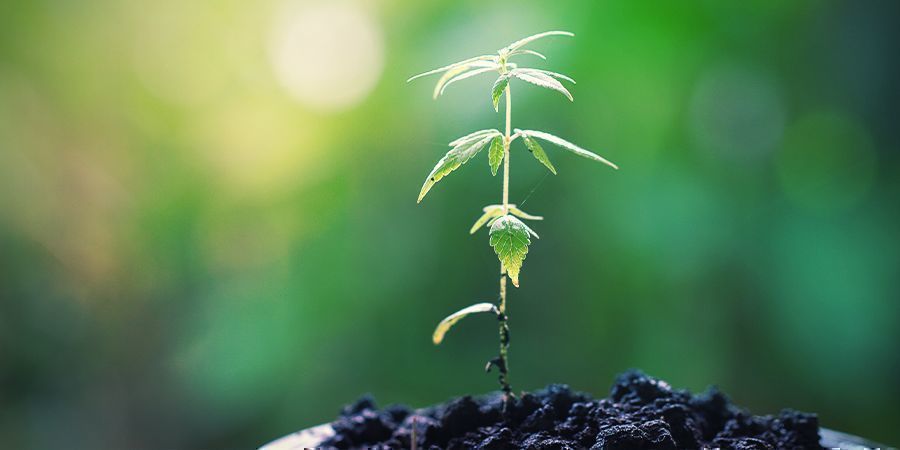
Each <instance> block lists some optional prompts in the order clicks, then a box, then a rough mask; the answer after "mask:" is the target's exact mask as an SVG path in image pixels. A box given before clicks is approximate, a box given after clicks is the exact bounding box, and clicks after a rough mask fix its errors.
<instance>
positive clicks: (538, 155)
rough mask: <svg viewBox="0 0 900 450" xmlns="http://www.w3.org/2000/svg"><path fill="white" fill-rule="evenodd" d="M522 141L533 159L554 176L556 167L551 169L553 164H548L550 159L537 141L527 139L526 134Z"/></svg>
mask: <svg viewBox="0 0 900 450" xmlns="http://www.w3.org/2000/svg"><path fill="white" fill-rule="evenodd" d="M522 139H524V140H525V146H526V147H528V151H529V152H531V154H532V155H534V158H535V159H537V160H538V161H540V163H541V164H543V165H544V166H545V167H547V168H548V169H550V172H551V173H553V175H556V167H553V163H551V162H550V157H548V156H547V153H546V152H545V151H544V148H543V147H541V144H538V142H537V141H535V140H534V139H532V138H530V137H528V135H527V134H526V135H522Z"/></svg>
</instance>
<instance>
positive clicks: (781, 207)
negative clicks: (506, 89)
mask: <svg viewBox="0 0 900 450" xmlns="http://www.w3.org/2000/svg"><path fill="white" fill-rule="evenodd" d="M898 5H900V3H898V2H895V1H891V0H883V1H812V0H797V1H783V2H782V1H744V2H724V1H715V0H697V1H683V2H675V1H672V2H665V1H632V0H580V1H571V2H546V1H536V0H534V1H531V0H529V1H495V2H485V1H474V0H463V1H456V2H437V1H413V0H393V1H390V0H385V1H374V0H370V1H358V2H357V1H349V0H348V1H344V2H331V1H326V0H322V1H319V2H306V1H302V0H264V1H261V2H239V1H234V0H222V1H192V2H185V1H176V0H160V1H152V2H151V1H136V2H115V1H111V0H85V1H80V2H66V1H48V0H35V1H15V0H14V1H11V2H2V3H0V447H2V448H10V449H30V448H35V449H44V448H66V449H126V448H127V449H175V448H178V449H214V448H223V449H224V448H234V449H238V448H254V447H255V446H258V445H260V444H262V443H264V442H266V441H268V440H271V439H273V438H276V437H278V436H280V435H283V434H287V433H289V432H291V431H294V430H297V429H300V428H304V427H306V426H311V425H314V424H318V423H322V422H325V421H328V420H331V419H332V418H333V417H334V416H335V415H336V414H337V412H338V410H339V408H340V407H341V406H342V405H343V404H344V403H346V402H349V401H351V400H353V399H355V398H356V397H357V396H359V395H360V394H363V393H366V392H371V393H373V394H374V395H375V397H376V398H377V400H378V401H379V402H380V403H381V404H387V403H393V402H403V403H409V404H412V405H416V406H424V405H427V404H430V403H435V402H439V401H443V400H445V399H447V398H449V397H451V396H455V395H460V394H466V393H484V392H487V391H489V390H493V389H495V388H496V379H495V376H494V375H485V374H484V373H483V372H482V370H481V368H482V367H483V366H484V363H485V361H487V360H488V359H490V358H491V357H492V356H494V355H495V354H496V351H497V349H496V346H497V336H496V333H497V330H496V322H495V321H493V320H492V319H490V318H488V317H487V316H485V317H474V318H471V319H467V320H466V321H464V322H463V323H460V324H459V325H457V327H455V328H454V329H453V330H452V331H451V332H450V333H449V335H448V336H447V339H446V340H445V342H444V343H443V344H442V345H441V346H440V347H434V346H433V345H432V344H431V340H430V335H431V332H432V330H433V327H434V325H435V324H436V323H437V322H438V321H439V320H440V319H441V318H443V317H444V316H445V315H446V314H448V313H450V312H453V311H455V310H457V309H459V308H461V307H463V306H466V305H469V304H472V303H475V302H478V301H493V300H494V299H495V298H496V295H497V291H496V290H497V275H498V274H497V261H496V257H495V256H494V254H493V252H492V250H491V248H490V247H489V246H488V242H487V240H488V238H487V234H486V233H484V232H481V233H479V234H477V235H475V236H469V234H468V233H467V230H468V228H469V226H470V225H471V224H472V222H473V221H474V220H475V219H476V218H477V217H478V216H479V215H480V212H481V208H482V207H483V206H484V205H487V204H491V203H497V202H498V201H499V200H500V189H501V180H500V177H499V176H498V177H492V176H491V174H490V172H489V168H488V163H487V157H486V155H479V157H478V158H477V159H475V160H473V161H472V162H470V163H469V164H467V165H466V166H464V167H462V168H461V169H460V170H458V171H457V172H455V173H453V174H451V175H450V176H449V177H447V179H446V180H444V181H442V182H441V183H439V184H438V185H437V186H435V188H434V189H433V190H432V192H431V193H430V195H429V196H428V198H426V199H425V201H424V202H423V203H422V204H421V205H416V202H415V200H416V194H417V193H418V190H419V187H420V186H421V184H422V181H423V179H424V176H425V175H426V174H427V173H428V171H429V170H430V169H431V167H432V166H433V165H434V163H435V161H437V160H438V158H440V156H441V155H443V153H444V152H445V151H446V149H447V147H446V142H449V141H450V140H452V139H454V138H456V137H458V136H461V135H463V134H466V133H468V132H470V131H473V130H476V129H481V128H488V127H492V126H497V127H499V126H501V125H502V122H501V121H502V114H497V113H495V112H494V111H493V108H492V106H491V101H490V87H491V83H492V82H493V78H490V77H477V78H473V79H470V80H466V81H465V82H460V83H458V84H455V85H453V86H452V87H450V88H448V89H447V92H446V93H445V95H444V96H443V97H441V98H440V99H438V100H437V101H433V100H431V98H430V97H431V80H417V81H416V82H413V83H410V84H409V85H407V84H405V83H404V80H405V79H406V78H407V77H408V76H409V75H412V74H414V73H418V72H421V71H423V70H426V69H429V68H432V67H436V66H439V65H441V64H445V63H448V62H451V61H455V60H458V59H462V58H465V57H468V56H470V55H474V54H483V53H492V52H494V51H496V49H498V48H500V47H501V46H503V45H506V44H508V43H509V42H511V41H513V40H515V39H518V38H520V37H523V36H526V35H528V34H532V33H536V32H540V31H545V30H550V29H564V30H570V31H573V32H575V34H576V37H575V38H574V39H571V38H550V39H546V40H542V41H540V42H538V43H536V44H535V45H534V48H535V49H537V50H540V51H546V53H547V54H548V55H550V59H549V60H548V61H546V62H543V61H539V60H534V65H535V66H536V67H540V68H547V69H549V70H554V71H558V72H563V73H565V74H567V75H570V76H572V77H573V78H575V79H576V80H577V81H578V84H577V85H575V86H573V87H572V93H573V94H574V96H575V102H574V103H569V102H568V101H567V100H566V99H564V98H563V97H562V96H560V95H559V94H556V93H553V92H550V91H546V90H541V89H537V88H529V87H528V86H525V85H523V84H522V83H518V84H517V83H516V82H513V92H514V102H515V105H514V115H513V126H514V127H521V128H530V129H539V130H546V131H548V132H551V133H554V134H557V135H559V136H562V137H565V138H566V139H569V140H571V141H572V142H575V143H576V144H579V145H582V146H584V147H585V148H588V149H591V150H594V151H596V152H598V153H599V154H601V155H603V156H605V157H608V158H609V159H611V160H612V161H614V162H616V163H617V164H619V166H620V167H621V170H619V171H612V170H609V168H607V167H605V166H603V165H601V164H597V163H593V162H590V161H586V160H583V159H580V158H577V157H576V156H573V155H571V154H568V153H566V152H562V151H558V150H556V149H553V148H548V149H547V151H548V152H549V154H550V157H551V158H552V159H553V162H554V164H555V166H556V167H557V169H558V170H559V175H558V176H553V175H547V171H546V169H544V168H543V167H541V166H540V165H539V164H538V163H537V162H536V161H534V160H533V158H531V157H530V156H527V154H526V153H525V152H524V151H523V150H524V147H522V146H521V143H520V142H519V143H516V145H517V147H515V148H513V154H512V158H511V175H512V184H511V201H512V202H514V203H518V204H519V205H523V204H524V206H523V209H525V210H526V211H528V212H530V213H533V214H540V215H543V216H545V217H546V220H544V221H543V222H536V223H534V224H533V228H534V229H535V231H537V232H538V233H539V234H540V235H541V239H540V240H536V241H535V242H534V245H532V247H531V251H530V252H529V255H528V259H527V260H526V262H525V265H524V267H523V269H522V275H521V277H522V278H521V280H522V281H521V285H522V287H521V288H519V289H512V291H511V292H510V299H509V313H510V318H511V322H510V326H511V331H512V333H511V334H512V342H511V349H510V351H511V353H510V358H511V371H512V372H511V382H512V384H513V386H514V388H516V389H518V390H529V389H535V388H538V387H541V386H543V385H545V384H547V383H551V382H564V383H568V384H570V385H571V386H573V387H574V388H576V389H580V390H585V391H589V392H591V393H594V394H597V395H604V394H605V393H606V391H607V389H608V387H609V385H610V383H611V381H612V378H613V377H614V375H615V374H617V373H619V372H621V371H622V370H624V369H627V368H629V367H639V368H642V369H644V370H645V371H647V372H649V373H651V374H653V375H656V376H659V377H662V378H664V379H666V380H668V381H669V382H670V383H671V384H672V385H674V386H676V387H686V388H690V389H693V390H700V389H703V388H704V387H706V386H707V385H709V384H717V385H719V386H720V387H721V388H722V389H723V390H724V391H725V392H727V393H729V394H730V395H731V396H732V398H733V399H734V400H735V401H736V402H738V403H740V404H743V405H745V406H747V407H748V408H749V409H750V410H751V411H753V412H755V413H775V412H777V411H778V410H780V409H781V408H782V407H792V408H797V409H801V410H806V411H812V412H816V413H818V414H819V416H820V420H821V423H822V424H823V425H824V426H827V427H830V428H834V429H839V430H843V431H846V432H849V433H854V434H859V435H863V436H866V437H869V438H871V439H875V440H881V441H883V442H886V443H889V444H890V443H893V444H895V445H896V444H898V443H900V428H898V427H897V424H898V423H900V406H898V399H900V384H898V383H897V380H898V379H900V331H898V330H900V327H898V318H900V314H898V312H900V311H898V309H900V307H898V301H897V300H898V298H900V281H898V280H900V277H898V275H900V270H898V269H900V257H898V255H900V251H898V250H900V236H898V229H900V228H898V224H900V209H898V208H897V205H898V200H897V199H898V195H900V185H898V180H900V173H898V170H900V160H898V153H897V149H898V147H900V145H898V144H900V131H898V128H897V117H898V103H900V96H898V92H900V86H898V80H900V67H898V58H897V54H896V53H895V52H894V51H893V50H892V46H891V45H890V44H889V43H890V42H898V41H900V36H898V34H900V31H898V30H900V27H898V26H897V23H898V16H900V14H898V12H900V11H898V9H900V8H898ZM501 113H502V109H501Z"/></svg>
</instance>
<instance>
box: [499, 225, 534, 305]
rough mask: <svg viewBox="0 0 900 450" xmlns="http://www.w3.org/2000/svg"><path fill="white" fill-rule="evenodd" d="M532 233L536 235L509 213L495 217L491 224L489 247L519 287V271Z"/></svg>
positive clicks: (514, 283)
mask: <svg viewBox="0 0 900 450" xmlns="http://www.w3.org/2000/svg"><path fill="white" fill-rule="evenodd" d="M532 235H533V236H534V237H538V236H537V234H535V232H534V231H532V230H531V228H528V225H525V223H524V222H522V221H521V220H519V219H517V218H515V217H513V216H511V215H509V214H507V215H505V216H501V217H499V218H497V219H496V220H494V223H493V224H492V225H491V232H490V236H491V238H490V243H491V247H493V248H494V252H495V253H497V258H498V259H499V260H500V263H501V264H503V267H504V268H505V269H506V273H507V274H509V278H510V279H511V280H512V283H513V285H514V286H515V287H519V271H520V270H521V269H522V261H524V260H525V255H527V254H528V246H529V245H531V236H532Z"/></svg>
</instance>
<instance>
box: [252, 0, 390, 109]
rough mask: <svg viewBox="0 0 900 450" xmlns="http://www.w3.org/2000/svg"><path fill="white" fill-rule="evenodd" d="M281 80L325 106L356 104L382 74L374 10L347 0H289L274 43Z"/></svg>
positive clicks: (318, 105)
mask: <svg viewBox="0 0 900 450" xmlns="http://www.w3.org/2000/svg"><path fill="white" fill-rule="evenodd" d="M270 55H271V62H272V66H273V68H274V70H275V75H276V77H277V79H278V82H279V83H280V84H281V85H282V86H283V87H284V88H285V89H286V90H287V91H288V92H289V93H290V94H291V95H292V96H293V97H294V98H296V99H297V100H298V101H300V102H301V103H303V104H304V105H306V106H309V107H311V108H312V109H316V110H320V111H338V110H343V109H347V108H350V107H352V106H354V105H356V104H358V103H359V102H361V101H362V100H364V99H365V98H366V96H367V95H368V94H369V93H370V92H371V91H372V89H373V88H374V87H375V84H376V83H377V82H378V79H379V78H380V76H381V72H382V67H383V65H384V56H383V55H384V49H383V42H382V31H381V27H380V26H379V25H378V24H377V23H376V21H375V19H374V18H373V16H372V14H371V13H369V12H367V11H365V10H364V9H363V8H361V7H359V6H357V5H355V4H351V3H344V2H334V3H326V2H323V3H317V4H312V5H309V4H305V3H297V2H289V3H287V4H286V5H285V6H284V7H283V8H282V10H281V13H280V15H279V16H278V18H277V19H276V24H275V28H274V30H273V34H272V39H271V43H270Z"/></svg>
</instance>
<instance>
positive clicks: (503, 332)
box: [497, 85, 513, 411]
mask: <svg viewBox="0 0 900 450" xmlns="http://www.w3.org/2000/svg"><path fill="white" fill-rule="evenodd" d="M511 125H512V99H511V98H510V89H509V86H508V85H507V86H506V137H505V139H504V140H503V144H504V145H503V214H509V144H510V131H511V129H512V126H511ZM506 278H507V276H506V267H504V266H503V263H500V304H499V305H498V306H497V311H498V314H497V317H498V319H499V322H500V357H499V361H500V362H499V364H498V367H497V369H499V370H500V378H499V379H500V389H502V390H503V410H504V411H505V410H506V409H507V408H506V407H507V405H508V404H509V400H510V398H511V397H513V393H512V388H511V387H510V386H509V363H508V362H507V357H506V353H507V350H508V349H509V324H508V321H507V317H506Z"/></svg>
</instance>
